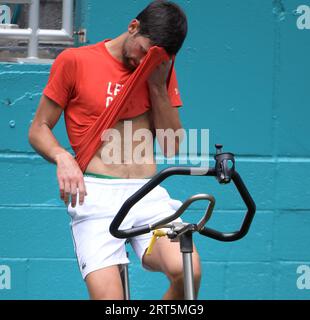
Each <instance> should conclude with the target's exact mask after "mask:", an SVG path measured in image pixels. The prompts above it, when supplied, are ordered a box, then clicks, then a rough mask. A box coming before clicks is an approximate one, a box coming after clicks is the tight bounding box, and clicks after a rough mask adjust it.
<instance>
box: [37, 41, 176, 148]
mask: <svg viewBox="0 0 310 320" xmlns="http://www.w3.org/2000/svg"><path fill="white" fill-rule="evenodd" d="M107 41H109V40H105V41H102V42H99V43H97V44H94V45H89V46H85V47H80V48H70V49H66V50H64V51H63V52H62V53H61V54H59V55H58V57H57V58H56V60H55V61H54V63H53V65H52V68H51V72H50V76H49V79H48V83H47V86H46V87H45V89H44V91H43V94H44V95H46V96H47V97H48V98H50V99H51V100H53V101H55V102H56V103H57V104H58V105H59V106H60V107H61V108H63V109H64V114H65V122H66V128H67V133H68V137H69V141H70V144H71V146H72V149H73V150H74V151H75V149H76V148H77V146H78V145H79V142H80V141H81V140H82V138H83V136H84V135H85V133H86V132H87V131H88V129H89V128H90V127H91V126H92V124H93V123H94V122H95V121H96V119H98V117H99V116H100V115H101V114H102V112H104V111H105V110H106V109H107V108H109V106H110V104H111V102H112V101H113V98H114V97H115V96H116V95H117V94H118V93H119V92H120V90H121V89H122V86H123V84H124V83H125V82H126V80H127V79H128V78H129V77H130V75H131V73H132V72H131V71H129V70H128V69H126V68H125V66H124V65H123V64H122V62H120V61H118V60H117V59H115V58H114V57H113V56H112V55H111V54H110V53H109V52H108V50H107V49H106V46H105V42H107ZM168 93H169V97H170V101H171V105H172V106H173V107H179V106H181V105H182V101H181V98H180V94H179V90H178V84H177V79H176V74H175V70H174V69H173V71H172V74H171V78H170V83H169V85H168ZM150 107H151V103H150V98H149V91H148V85H147V83H145V84H144V85H143V86H141V89H140V91H139V92H137V93H136V94H135V96H134V98H132V100H131V101H129V103H126V110H124V111H123V112H122V117H121V119H130V118H134V117H137V116H139V115H141V114H143V113H145V112H146V111H147V110H149V109H150Z"/></svg>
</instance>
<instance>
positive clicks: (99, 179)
mask: <svg viewBox="0 0 310 320" xmlns="http://www.w3.org/2000/svg"><path fill="white" fill-rule="evenodd" d="M84 178H85V181H87V182H90V183H97V184H106V185H127V186H128V185H143V184H145V183H147V182H149V181H150V180H151V178H140V179H132V178H120V177H115V176H109V175H102V174H97V173H89V172H85V173H84Z"/></svg>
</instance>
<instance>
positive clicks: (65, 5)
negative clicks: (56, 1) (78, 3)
mask: <svg viewBox="0 0 310 320" xmlns="http://www.w3.org/2000/svg"><path fill="white" fill-rule="evenodd" d="M62 28H63V29H64V30H65V32H66V33H67V34H69V36H70V37H72V34H73V1H72V0H63V1H62Z"/></svg>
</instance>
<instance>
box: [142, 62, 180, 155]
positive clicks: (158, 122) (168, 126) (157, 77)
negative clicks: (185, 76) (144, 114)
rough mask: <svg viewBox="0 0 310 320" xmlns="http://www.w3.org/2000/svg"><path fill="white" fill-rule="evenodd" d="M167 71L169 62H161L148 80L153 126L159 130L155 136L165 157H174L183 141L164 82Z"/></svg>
mask: <svg viewBox="0 0 310 320" xmlns="http://www.w3.org/2000/svg"><path fill="white" fill-rule="evenodd" d="M169 70H170V62H163V63H162V64H161V65H160V66H158V67H157V68H156V69H155V71H154V72H153V74H152V75H151V76H150V78H149V80H148V86H149V93H150V100H151V104H152V118H153V126H154V129H155V130H158V129H161V130H159V131H157V135H156V136H157V139H158V142H159V145H160V147H161V149H162V151H163V153H164V155H165V157H173V156H174V155H176V154H177V153H178V152H179V146H180V144H181V142H182V139H183V130H182V124H181V121H180V117H179V111H178V108H173V107H172V106H171V102H170V98H169V94H168V89H167V84H166V82H167V75H168V72H169Z"/></svg>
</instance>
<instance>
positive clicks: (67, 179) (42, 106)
mask: <svg viewBox="0 0 310 320" xmlns="http://www.w3.org/2000/svg"><path fill="white" fill-rule="evenodd" d="M62 111H63V109H62V108H61V107H60V106H59V105H58V104H57V103H55V102H54V101H52V100H51V99H49V98H48V97H46V96H45V95H42V98H41V100H40V103H39V107H38V110H37V112H36V115H35V118H34V120H33V122H32V125H31V127H30V129H29V142H30V144H31V146H32V147H33V148H34V149H35V150H36V151H37V152H38V153H39V154H40V155H41V156H42V157H43V158H45V159H46V160H48V161H49V162H52V163H55V164H56V165H57V179H58V184H59V189H60V197H61V199H62V200H63V201H64V202H65V203H66V205H68V203H69V200H70V199H69V198H70V197H71V205H72V207H75V204H76V200H77V192H79V203H80V205H81V204H83V202H84V196H85V193H86V189H85V184H84V178H83V173H82V171H81V169H80V168H79V166H78V164H77V162H76V161H75V159H74V157H73V156H72V155H71V154H70V153H69V152H68V151H67V150H65V149H64V148H63V147H61V146H60V144H59V142H58V141H57V139H56V138H55V136H54V134H53V132H52V130H53V128H54V127H55V125H56V123H57V122H58V120H59V118H60V116H61V114H62Z"/></svg>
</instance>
